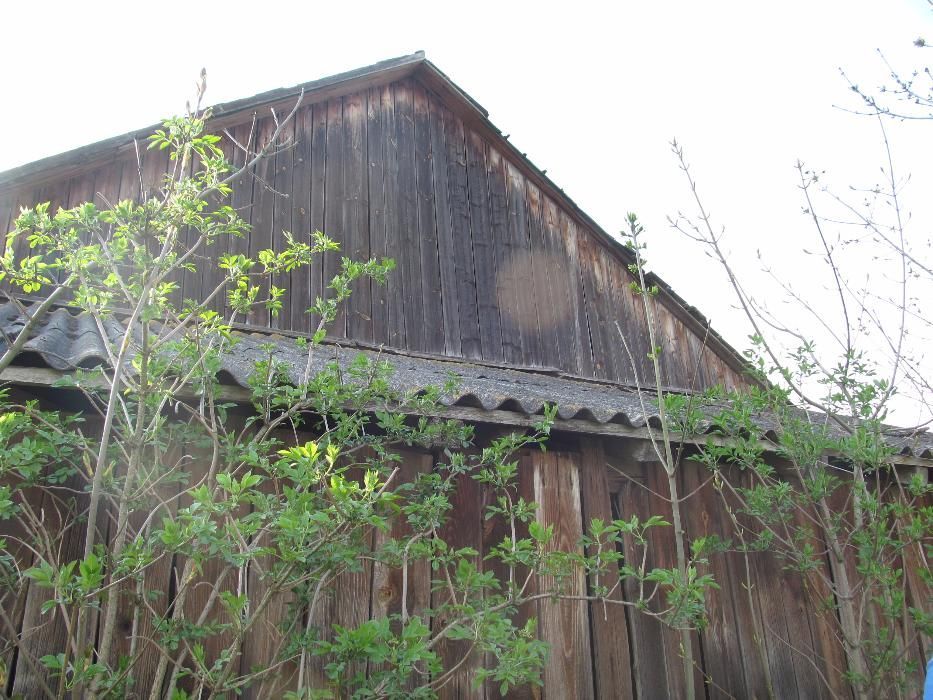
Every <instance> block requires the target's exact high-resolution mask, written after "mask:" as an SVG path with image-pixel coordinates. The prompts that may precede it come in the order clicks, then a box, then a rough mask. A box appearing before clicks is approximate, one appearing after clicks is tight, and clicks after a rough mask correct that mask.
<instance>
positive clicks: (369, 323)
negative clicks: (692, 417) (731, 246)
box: [0, 78, 743, 388]
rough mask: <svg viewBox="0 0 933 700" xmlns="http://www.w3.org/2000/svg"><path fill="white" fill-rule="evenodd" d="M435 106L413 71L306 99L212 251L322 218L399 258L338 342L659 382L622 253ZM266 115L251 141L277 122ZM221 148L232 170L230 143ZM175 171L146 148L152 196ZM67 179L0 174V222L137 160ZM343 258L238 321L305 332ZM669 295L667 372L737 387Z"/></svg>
mask: <svg viewBox="0 0 933 700" xmlns="http://www.w3.org/2000/svg"><path fill="white" fill-rule="evenodd" d="M445 104H449V101H448V102H447V103H445V102H443V101H442V100H441V99H440V98H439V97H437V96H436V95H435V94H434V93H432V92H431V91H430V90H429V89H427V88H426V87H425V86H424V84H422V82H419V80H418V79H415V78H407V79H404V80H401V81H398V82H394V83H391V84H387V85H382V86H377V87H369V88H366V89H365V90H363V91H360V92H356V93H351V94H347V95H344V96H342V97H337V98H331V99H329V100H327V101H322V102H314V95H313V93H312V94H311V95H309V96H308V97H307V98H306V104H305V106H303V107H302V108H301V109H300V110H299V112H298V113H297V115H296V118H295V119H294V120H293V121H292V122H291V123H290V124H289V125H288V128H287V136H289V137H291V138H293V139H294V140H295V143H296V147H295V148H294V149H291V150H287V151H284V152H282V153H279V154H278V155H277V156H276V157H275V158H271V159H268V160H266V161H264V162H262V163H260V164H259V165H257V166H256V167H255V172H253V173H251V174H250V175H248V176H246V177H244V178H243V179H242V181H241V182H238V183H237V184H236V192H235V194H234V196H233V205H234V206H235V207H237V208H238V209H239V210H240V212H241V214H242V216H243V217H244V218H245V219H246V221H247V222H249V223H250V224H251V226H252V233H251V235H250V237H249V238H248V239H244V240H233V241H230V242H224V243H223V244H219V245H216V246H214V249H213V250H210V249H208V250H207V251H206V254H207V257H208V258H212V259H215V258H216V257H217V256H218V255H219V254H220V253H222V252H225V250H226V247H227V246H229V248H230V249H232V250H234V251H237V252H243V253H255V252H256V251H257V250H259V249H261V248H264V247H268V246H280V245H282V243H283V240H284V239H283V237H282V234H281V231H282V230H283V229H284V230H290V231H292V232H294V233H295V234H296V235H298V236H299V237H307V236H308V235H309V233H310V232H312V231H314V230H315V229H320V230H322V231H324V232H326V233H327V234H328V235H329V236H331V237H333V238H335V239H337V240H338V241H340V242H341V244H342V246H343V251H342V252H343V253H344V254H347V255H349V256H351V257H353V258H367V257H369V256H387V257H392V258H394V259H395V260H396V261H397V263H398V267H397V270H396V271H395V272H394V273H393V274H392V275H391V276H390V279H389V282H388V284H387V286H385V287H379V286H376V285H370V284H366V285H365V286H363V287H361V288H359V289H357V290H356V293H355V294H354V295H353V297H352V299H351V301H350V303H349V307H348V308H347V311H346V313H345V314H343V315H341V318H340V319H339V321H338V323H337V324H336V326H335V327H334V328H332V329H331V334H332V335H333V336H335V337H346V338H352V339H354V340H358V341H361V342H365V343H373V344H377V345H378V344H385V345H388V346H392V347H396V348H403V349H410V350H413V351H419V352H426V353H435V354H441V355H448V356H453V357H464V358H468V359H477V360H484V361H487V362H494V363H502V364H508V365H519V366H527V367H550V368H557V369H560V370H563V371H564V372H567V373H570V374H574V375H581V376H586V377H597V378H601V379H608V380H614V381H617V382H622V383H626V384H633V383H635V381H636V370H637V379H638V380H640V381H641V382H642V383H645V382H651V381H653V370H652V368H651V366H650V363H649V362H648V360H647V358H646V355H647V353H648V351H649V347H648V345H649V343H648V339H647V333H646V321H645V312H644V309H643V307H642V305H641V301H640V299H639V298H638V297H636V296H635V295H633V293H632V292H631V290H630V289H629V287H628V285H629V282H630V281H631V277H630V275H629V273H628V271H627V270H626V269H625V263H624V261H623V259H622V258H621V257H620V254H619V252H618V251H617V250H614V249H611V246H608V245H606V244H605V243H603V242H602V241H601V240H600V239H599V237H598V236H597V235H595V234H594V233H593V232H592V231H591V230H589V229H588V228H586V225H585V224H584V223H583V220H582V219H581V218H580V217H578V216H575V215H574V213H573V212H572V211H571V207H570V206H569V205H567V206H565V207H563V208H562V205H561V203H559V202H558V201H555V199H554V198H552V197H550V196H548V194H547V193H546V192H544V191H543V190H542V189H541V188H540V187H539V186H538V185H536V184H535V183H536V182H540V180H535V179H534V178H533V177H531V176H530V173H531V171H530V170H529V166H528V165H527V164H526V163H523V162H520V161H521V159H515V158H512V157H511V156H509V157H507V155H505V151H506V150H507V148H506V147H505V146H503V142H502V141H501V138H500V139H499V143H498V144H497V143H496V142H495V138H494V137H493V136H489V133H490V132H489V131H488V129H487V130H486V131H485V132H484V131H483V130H482V129H481V127H482V125H478V124H477V123H476V122H475V121H473V122H471V121H470V120H469V119H467V121H466V122H465V121H464V118H462V117H461V116H460V115H458V114H457V113H455V112H454V111H452V110H451V109H449V108H448V107H447V106H445ZM266 114H268V112H266V113H265V114H262V113H261V114H260V116H264V118H262V119H260V120H259V121H258V123H257V130H256V133H255V134H253V136H252V141H253V144H255V143H257V142H259V143H261V142H263V141H264V140H266V139H268V138H269V135H270V134H271V133H272V130H273V124H272V120H271V118H270V117H268V116H265V115H266ZM251 117H252V115H251V114H247V113H244V114H243V116H242V119H243V123H242V124H239V125H234V126H233V127H232V133H233V135H234V136H235V137H236V138H237V139H238V140H239V141H241V142H244V143H245V142H246V141H247V140H248V139H250V138H251V137H250V121H249V120H250V119H251ZM484 134H485V135H484ZM497 145H498V150H497ZM224 146H225V150H226V152H227V154H228V157H230V158H231V159H232V160H233V161H234V162H235V163H238V164H242V162H243V158H242V155H241V154H240V153H235V152H234V148H233V146H232V144H231V143H230V142H229V141H226V140H225V144H224ZM510 158H512V159H511V160H510ZM513 160H514V161H515V162H513ZM167 166H168V161H167V157H166V154H165V152H151V151H150V152H146V153H145V155H144V162H143V165H142V171H143V179H144V189H145V190H151V188H153V186H154V185H155V184H156V183H157V182H158V181H159V177H160V175H161V174H162V173H163V172H164V171H165V170H166V168H167ZM65 175H67V177H59V176H57V175H55V173H54V172H53V173H51V174H48V175H47V176H46V179H45V180H44V181H42V182H33V183H31V184H24V185H20V186H19V187H17V188H16V189H9V188H8V189H6V190H3V189H2V186H0V228H3V229H4V230H6V228H7V227H8V226H9V225H10V221H11V217H12V216H13V215H14V213H15V212H17V211H18V210H19V208H20V207H21V206H24V205H29V204H32V203H36V202H40V201H51V202H52V206H53V209H54V208H56V207H58V206H66V207H67V206H74V205H76V204H78V203H80V202H83V201H86V200H88V199H92V198H93V199H94V200H95V201H96V202H97V203H98V205H100V206H105V205H106V203H107V202H113V201H116V200H119V199H125V198H134V197H138V196H139V194H140V192H139V190H140V187H139V184H138V178H137V166H136V162H135V155H131V154H128V155H127V156H126V157H125V158H123V159H122V160H116V161H112V162H109V163H104V164H97V165H92V166H89V167H88V168H87V169H80V168H77V169H75V168H72V169H71V170H70V171H68V172H66V173H65ZM252 175H255V176H257V177H252ZM276 193H280V194H281V196H279V195H277V194H276ZM552 194H553V193H552ZM338 265H339V256H338V255H329V256H327V257H326V259H325V260H324V261H323V264H322V265H320V266H318V267H316V268H315V269H313V270H311V272H310V274H309V273H307V272H304V273H301V274H298V273H293V274H292V275H291V278H290V279H287V280H286V279H281V280H277V282H278V283H279V284H284V285H286V286H287V287H288V289H289V292H290V293H289V296H288V298H287V299H286V302H285V309H284V311H283V313H282V315H281V317H279V318H276V319H270V318H269V317H268V314H266V313H265V312H257V313H254V314H252V315H251V316H250V318H249V319H248V321H249V322H250V323H251V324H255V325H258V326H269V325H272V326H274V327H277V328H282V329H287V330H292V331H308V330H309V329H310V328H311V324H312V322H313V319H310V318H309V317H308V315H307V314H305V313H304V311H305V309H306V308H307V307H308V306H309V305H310V304H311V302H312V301H313V300H314V298H315V297H316V296H317V295H318V294H320V293H321V292H322V289H323V288H324V286H325V281H326V280H328V279H330V278H331V277H332V276H333V274H334V272H335V271H336V270H337V266H338ZM210 267H211V266H210V265H209V264H206V261H201V263H200V264H199V265H198V271H197V272H196V273H194V274H189V275H186V277H185V278H184V279H183V280H180V283H181V286H182V292H181V293H182V294H183V295H185V296H188V297H196V296H198V295H199V294H201V293H203V292H204V290H205V289H209V288H211V287H212V286H213V285H214V284H216V283H217V281H218V280H219V279H220V278H219V277H218V275H217V272H216V271H214V270H211V269H210ZM677 307H678V304H677V303H675V302H674V301H673V299H672V298H671V297H669V296H668V295H666V294H662V295H661V296H660V297H659V303H658V304H657V305H656V307H655V308H656V313H657V323H658V328H659V330H660V334H659V335H660V336H661V342H662V344H663V346H664V348H665V353H664V354H663V356H662V369H663V375H664V376H663V381H664V383H665V384H667V385H668V386H670V387H679V388H693V387H707V386H710V385H714V384H718V383H722V384H725V385H727V386H734V385H740V384H742V383H743V378H742V376H741V374H740V373H739V372H737V371H736V370H735V369H734V368H733V367H730V366H729V364H728V363H727V362H725V361H724V360H723V359H721V357H719V356H717V355H716V353H715V352H713V351H712V350H709V349H705V348H704V336H705V333H704V330H703V328H702V327H701V326H699V325H698V324H697V322H696V321H695V320H694V321H690V320H689V318H688V316H687V315H686V314H685V312H684V311H683V309H682V308H681V309H678V308H677ZM616 322H618V323H619V324H620V325H621V327H622V329H623V331H624V332H625V334H626V339H627V342H628V344H629V346H630V349H631V354H632V357H634V358H635V364H636V365H637V367H635V368H633V367H632V362H631V361H630V360H629V357H628V355H627V354H626V352H625V351H624V349H623V344H622V342H621V341H620V338H619V335H618V332H617V330H616V327H615V324H616ZM733 364H734V363H733Z"/></svg>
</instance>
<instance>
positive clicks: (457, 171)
mask: <svg viewBox="0 0 933 700" xmlns="http://www.w3.org/2000/svg"><path fill="white" fill-rule="evenodd" d="M444 131H445V135H446V142H447V192H448V196H449V200H450V229H451V235H452V237H453V248H454V264H455V265H456V274H457V301H458V303H459V309H460V355H461V356H462V357H466V358H472V359H481V358H483V348H482V344H481V341H480V331H479V309H478V307H477V297H476V278H475V277H474V274H473V268H474V262H473V242H472V235H473V234H472V229H471V220H470V192H469V187H468V185H467V167H466V166H467V156H466V145H465V143H464V130H463V123H462V122H461V121H460V120H459V119H457V118H456V117H451V118H450V119H447V118H446V116H445V120H444Z"/></svg>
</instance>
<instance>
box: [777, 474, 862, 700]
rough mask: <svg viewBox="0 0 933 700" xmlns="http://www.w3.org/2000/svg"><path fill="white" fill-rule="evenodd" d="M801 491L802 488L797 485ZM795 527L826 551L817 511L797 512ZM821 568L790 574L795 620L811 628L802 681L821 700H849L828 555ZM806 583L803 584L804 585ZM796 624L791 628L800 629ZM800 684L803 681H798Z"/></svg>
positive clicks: (801, 657)
mask: <svg viewBox="0 0 933 700" xmlns="http://www.w3.org/2000/svg"><path fill="white" fill-rule="evenodd" d="M797 488H799V485H798V486H797ZM794 522H795V525H796V526H797V527H798V528H800V531H801V532H803V531H805V529H808V530H810V531H811V532H812V533H813V536H812V537H809V538H808V540H809V542H810V544H811V545H812V546H813V551H814V552H825V551H826V542H825V540H824V539H823V535H822V534H820V533H819V528H818V527H815V525H816V523H817V522H818V519H817V517H816V513H815V511H813V510H812V509H811V510H809V511H808V512H804V511H801V510H796V511H795V513H794ZM820 564H821V565H820V566H819V568H818V569H815V570H812V571H810V572H809V573H808V575H806V576H804V577H803V578H801V577H800V575H799V574H797V573H796V572H789V576H788V578H791V577H793V578H795V579H797V581H796V582H794V583H793V586H794V590H795V593H796V595H797V596H798V597H799V600H798V601H795V602H796V603H797V607H796V611H795V612H794V613H793V614H794V615H795V617H794V621H798V620H806V622H807V625H808V630H806V631H807V632H808V633H809V639H810V644H811V645H812V648H813V652H812V654H809V655H807V656H804V655H800V654H798V656H797V659H796V662H797V668H798V679H800V678H801V677H803V678H806V679H807V680H806V684H807V685H810V686H812V687H813V690H814V691H815V692H818V695H817V697H821V698H835V697H843V698H847V697H849V696H850V694H851V690H850V688H849V685H848V683H846V682H845V680H844V678H845V671H846V659H845V649H844V648H843V646H842V643H841V640H840V639H839V638H838V637H837V631H838V629H839V623H838V618H837V617H836V612H835V610H834V609H833V607H832V606H831V605H830V606H828V605H826V602H827V601H831V600H832V599H833V594H832V591H831V590H830V588H829V586H828V585H827V581H829V580H832V578H831V574H830V569H829V561H828V559H827V558H826V557H825V556H824V557H823V558H822V562H821V563H820ZM801 584H802V585H801ZM798 626H799V625H797V624H795V625H792V626H791V627H789V629H793V628H797V627H798ZM793 634H794V639H795V640H796V639H797V638H798V637H799V632H794V633H793ZM794 646H795V647H797V648H798V649H801V647H802V644H798V643H797V642H796V641H795V642H794ZM808 661H812V663H811V664H810V668H809V669H803V671H802V673H803V674H804V675H803V676H801V675H800V674H801V663H807V662H808ZM798 683H800V681H799V680H798Z"/></svg>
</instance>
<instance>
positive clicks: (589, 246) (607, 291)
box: [580, 236, 621, 379]
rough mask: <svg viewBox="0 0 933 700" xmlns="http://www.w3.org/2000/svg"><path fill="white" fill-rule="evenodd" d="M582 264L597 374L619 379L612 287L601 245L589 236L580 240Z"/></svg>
mask: <svg viewBox="0 0 933 700" xmlns="http://www.w3.org/2000/svg"><path fill="white" fill-rule="evenodd" d="M580 243H582V244H583V245H581V246H580V265H581V268H582V270H583V284H584V288H585V292H586V315H587V318H588V319H589V325H590V340H591V342H592V346H593V373H594V375H595V376H596V377H599V378H600V379H615V378H616V372H615V368H614V364H613V355H612V353H613V351H614V348H615V347H616V346H618V345H620V344H621V340H620V338H619V334H618V331H617V330H616V328H615V324H614V323H612V321H611V320H607V319H609V318H610V316H609V315H608V313H609V312H608V308H609V306H610V304H611V295H612V291H611V287H610V282H609V280H608V279H607V278H606V272H605V267H604V266H603V264H602V259H601V255H600V250H599V247H598V245H597V244H596V243H595V242H594V241H592V240H591V239H590V237H589V236H583V237H582V238H581V239H580Z"/></svg>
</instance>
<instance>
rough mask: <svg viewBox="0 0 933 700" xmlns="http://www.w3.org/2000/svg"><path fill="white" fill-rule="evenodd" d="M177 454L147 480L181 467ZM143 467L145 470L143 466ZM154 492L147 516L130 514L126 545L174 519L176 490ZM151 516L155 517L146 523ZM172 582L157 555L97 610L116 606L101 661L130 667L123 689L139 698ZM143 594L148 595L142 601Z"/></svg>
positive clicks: (155, 657)
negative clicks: (108, 647) (108, 651)
mask: <svg viewBox="0 0 933 700" xmlns="http://www.w3.org/2000/svg"><path fill="white" fill-rule="evenodd" d="M183 454H184V450H183V449H182V446H181V445H180V444H178V442H176V443H175V447H174V448H172V449H170V450H169V451H167V452H166V453H164V454H163V455H162V459H161V464H160V465H158V466H160V467H161V468H160V469H158V470H156V471H154V472H153V473H152V474H153V475H154V474H158V473H164V472H165V471H167V470H169V469H173V468H175V467H177V466H178V465H180V464H182V462H181V458H182V455H183ZM152 466H153V467H154V466H156V465H155V464H153V465H152ZM145 467H146V468H148V467H149V465H145ZM142 478H143V479H145V480H146V481H147V482H149V481H150V480H151V477H149V476H145V473H144V474H143V475H142ZM156 490H157V493H158V495H159V498H158V499H153V500H152V501H151V502H149V503H148V505H150V506H151V508H152V510H151V511H150V510H149V509H148V508H140V509H138V510H136V511H134V512H132V513H131V514H130V516H129V521H128V528H129V531H128V534H127V540H128V541H129V540H130V538H132V537H134V536H136V535H137V534H139V535H142V536H144V537H145V536H148V534H149V531H150V530H151V528H152V527H154V526H156V525H158V524H159V523H161V522H162V518H163V517H170V518H171V517H174V515H175V512H176V510H177V503H178V501H177V499H176V498H175V496H176V494H177V492H178V484H177V483H175V484H172V483H168V484H165V483H163V484H162V485H160V486H158V487H157V489H156ZM152 512H154V513H155V514H154V515H153V517H150V514H151V513H152ZM144 528H145V529H144ZM172 576H173V567H172V557H171V556H169V555H165V554H163V555H162V556H161V557H159V558H158V559H157V560H156V561H154V562H152V563H151V564H149V566H147V567H146V569H145V571H144V572H143V573H142V575H141V576H140V577H139V578H140V580H139V582H137V581H135V580H127V581H125V582H123V583H121V584H120V585H119V586H117V588H116V590H115V591H114V592H113V593H112V594H111V597H110V598H109V599H108V600H107V601H106V602H105V603H104V606H103V611H102V615H104V614H105V613H106V610H107V607H108V606H109V605H111V604H115V605H116V606H117V613H116V623H115V628H116V634H115V636H114V640H113V651H112V657H111V658H110V659H108V660H107V661H108V663H110V664H111V666H112V667H113V668H117V667H118V664H119V663H120V660H121V659H127V660H128V661H129V662H130V663H131V664H132V665H133V669H132V671H131V673H130V677H129V684H130V687H131V689H132V690H133V691H135V692H136V693H137V694H139V695H144V694H145V693H147V692H148V690H149V689H150V688H151V687H152V684H153V682H154V679H155V672H156V668H157V666H158V664H159V658H160V653H159V645H158V640H159V632H158V631H157V629H156V624H157V622H158V621H160V619H161V618H164V617H165V616H166V615H167V614H168V613H169V611H170V607H169V605H170V603H171V600H170V590H171V588H172V583H171V579H172ZM143 591H146V592H148V593H149V595H148V596H144V595H142V593H143Z"/></svg>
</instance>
